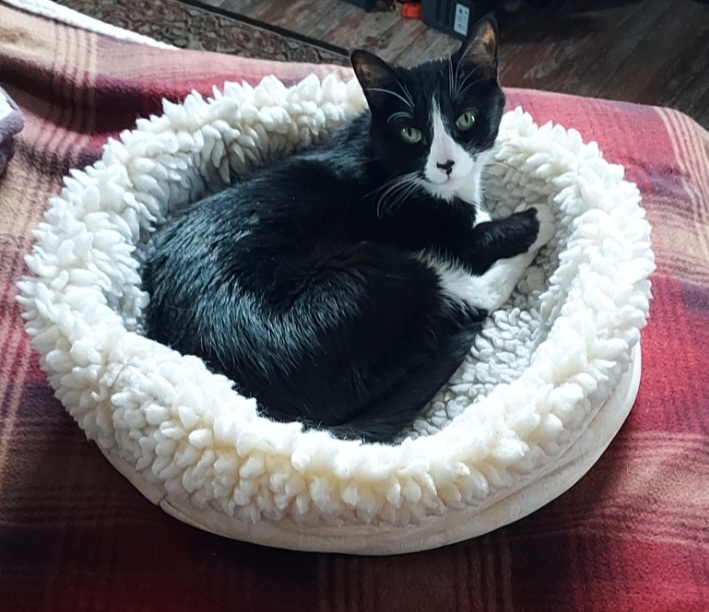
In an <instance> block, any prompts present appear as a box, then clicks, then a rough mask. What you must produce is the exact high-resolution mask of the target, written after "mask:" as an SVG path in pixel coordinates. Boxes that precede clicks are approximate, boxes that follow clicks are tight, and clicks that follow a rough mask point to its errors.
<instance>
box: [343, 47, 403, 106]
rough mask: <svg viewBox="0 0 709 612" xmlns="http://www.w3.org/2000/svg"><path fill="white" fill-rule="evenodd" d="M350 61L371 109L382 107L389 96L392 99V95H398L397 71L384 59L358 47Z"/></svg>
mask: <svg viewBox="0 0 709 612" xmlns="http://www.w3.org/2000/svg"><path fill="white" fill-rule="evenodd" d="M350 61H351V62H352V68H354V71H355V75H356V76H357V80H358V81H359V84H360V85H361V86H362V90H363V91H364V95H365V96H366V98H367V102H369V108H370V109H374V108H378V107H381V106H383V105H384V104H385V103H386V101H387V99H388V98H389V101H391V96H392V95H393V96H397V95H398V91H399V90H400V87H399V81H398V79H397V77H396V73H395V72H394V69H393V68H392V67H391V66H390V65H389V64H387V63H386V62H385V61H384V60H383V59H381V58H379V57H377V56H376V55H374V54H373V53H370V52H369V51H365V50H363V49H357V50H356V51H353V52H352V54H351V55H350Z"/></svg>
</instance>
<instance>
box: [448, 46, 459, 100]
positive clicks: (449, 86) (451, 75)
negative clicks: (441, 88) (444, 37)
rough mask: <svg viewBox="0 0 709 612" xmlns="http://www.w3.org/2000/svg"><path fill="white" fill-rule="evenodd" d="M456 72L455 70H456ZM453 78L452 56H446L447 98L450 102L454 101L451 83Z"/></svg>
mask: <svg viewBox="0 0 709 612" xmlns="http://www.w3.org/2000/svg"><path fill="white" fill-rule="evenodd" d="M456 72H457V70H456ZM454 80H455V77H454V75H453V56H452V55H449V56H448V96H449V97H450V99H451V100H453V99H454V96H453V92H454V89H453V83H454Z"/></svg>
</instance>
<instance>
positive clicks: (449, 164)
mask: <svg viewBox="0 0 709 612" xmlns="http://www.w3.org/2000/svg"><path fill="white" fill-rule="evenodd" d="M453 164H455V162H454V161H453V160H452V159H449V160H448V161H447V162H445V163H444V164H439V163H436V166H437V167H438V168H440V169H441V170H443V171H445V173H446V174H450V173H451V172H452V171H453Z"/></svg>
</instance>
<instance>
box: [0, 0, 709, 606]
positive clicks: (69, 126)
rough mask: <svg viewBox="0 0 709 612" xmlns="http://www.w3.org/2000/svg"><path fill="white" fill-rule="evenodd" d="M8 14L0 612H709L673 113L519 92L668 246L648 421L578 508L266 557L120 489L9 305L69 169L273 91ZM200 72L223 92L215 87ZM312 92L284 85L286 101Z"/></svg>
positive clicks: (706, 295) (684, 213)
mask: <svg viewBox="0 0 709 612" xmlns="http://www.w3.org/2000/svg"><path fill="white" fill-rule="evenodd" d="M0 12H1V13H2V15H1V17H0V33H1V34H2V36H3V45H2V47H1V51H0V53H2V62H1V63H0V79H1V80H2V84H3V86H5V87H6V88H7V90H8V91H9V93H10V94H11V95H12V96H13V98H14V99H15V100H16V101H17V102H18V104H19V105H20V107H21V108H22V109H23V111H24V112H25V114H26V117H27V126H26V128H25V130H24V132H23V133H22V134H20V137H19V145H20V146H18V153H17V155H16V157H15V159H14V160H13V162H12V163H11V164H10V166H9V168H8V173H7V175H6V177H5V178H4V179H3V180H2V182H0V206H2V213H3V214H2V215H1V216H0V231H1V232H2V235H3V240H2V246H1V248H2V269H1V270H0V272H1V276H0V280H1V281H2V287H3V291H2V295H3V298H2V304H1V305H0V314H1V315H2V327H1V330H2V331H1V332H0V333H1V337H2V344H3V347H4V355H5V359H4V360H3V362H2V367H0V380H2V389H1V391H2V404H1V408H0V410H2V418H1V419H0V470H1V471H0V488H1V489H0V493H1V495H0V518H1V521H2V522H1V523H0V540H1V541H0V567H1V569H2V581H1V583H0V603H1V604H3V608H5V607H7V608H8V609H23V608H28V607H31V606H42V604H43V603H44V607H52V608H53V609H67V610H75V609H95V608H98V607H102V608H105V609H116V610H119V609H134V610H139V609H149V608H152V609H156V608H172V609H179V608H190V609H211V608H213V607H219V606H221V607H223V606H225V605H228V604H229V603H230V602H231V603H232V605H237V603H238V604H240V605H243V606H245V607H246V608H252V609H269V610H277V609H323V610H328V609H335V610H344V609H366V608H369V609H373V608H381V609H391V607H392V601H396V602H397V603H399V604H400V605H399V606H398V607H399V608H400V609H411V610H417V609H420V610H425V609H430V608H431V607H432V606H434V605H435V606H437V607H441V608H443V609H456V608H458V609H471V608H473V607H474V606H479V607H481V608H483V609H497V608H504V609H540V610H545V609H564V607H565V606H571V607H573V608H576V609H584V608H586V609H593V608H595V609H619V610H622V609H633V608H635V609H643V610H653V609H658V610H659V609H672V610H691V609H694V610H701V609H704V608H705V607H706V601H707V599H708V598H709V593H707V590H706V589H707V586H706V585H707V576H708V575H709V569H708V564H709V553H708V552H707V550H708V548H709V541H708V540H707V537H706V536H707V533H709V529H708V525H707V519H706V516H707V515H708V514H709V513H707V506H708V505H709V491H708V489H707V484H706V478H705V473H706V467H707V464H708V463H709V462H708V454H709V453H708V446H709V445H708V441H707V431H709V423H708V422H707V411H706V410H705V409H703V408H702V407H703V406H706V402H707V401H708V398H709V387H707V381H706V378H705V377H704V375H703V369H704V363H705V359H704V356H703V346H705V345H706V342H707V340H709V338H707V337H706V336H707V329H709V325H707V324H708V323H709V321H707V311H708V310H709V307H708V306H707V304H709V291H708V289H707V287H709V278H707V276H709V274H708V273H707V262H708V260H709V254H708V253H707V246H706V245H707V243H706V235H707V227H706V221H705V218H706V212H707V211H706V202H707V200H708V196H709V184H708V182H709V181H708V179H707V167H708V162H707V151H706V149H707V135H706V133H705V132H703V131H702V130H701V129H700V128H698V127H697V126H696V125H695V124H694V123H693V122H691V121H690V120H688V119H687V118H686V117H683V116H682V115H680V114H677V113H674V112H672V111H666V110H659V109H651V108H644V107H637V106H628V105H622V104H609V103H605V102H601V101H594V100H583V99H577V98H568V97H561V96H554V95H545V94H539V93H532V92H510V98H511V103H512V104H518V103H520V104H522V105H523V106H524V108H525V109H526V110H528V111H529V112H530V113H531V114H532V116H533V117H534V118H535V120H536V121H537V122H538V123H543V122H545V121H546V120H549V119H553V120H554V121H557V122H559V123H561V124H564V125H573V126H575V127H576V128H578V129H579V131H580V132H581V134H582V136H583V138H584V139H585V140H597V141H598V142H599V144H600V146H601V149H602V150H603V151H604V154H605V155H606V157H607V158H609V159H610V160H611V161H613V162H616V163H622V164H623V165H624V166H625V167H626V168H627V176H628V178H629V179H630V180H632V181H635V182H636V183H637V184H638V185H639V187H640V189H641V191H642V193H643V197H644V205H645V207H646V208H647V210H648V214H649V216H650V219H651V221H652V222H653V225H654V228H655V231H654V248H655V251H656V255H657V263H658V270H657V272H656V273H655V275H654V277H653V282H654V295H655V300H654V302H653V311H652V317H651V319H650V325H649V326H648V327H647V328H646V330H645V332H644V336H643V348H644V379H643V383H642V385H641V388H640V395H639V398H638V402H637V404H636V406H635V409H634V411H633V412H632V413H631V416H630V419H629V421H628V423H627V424H626V426H625V427H624V429H623V430H622V431H621V434H620V435H619V437H618V438H617V439H616V441H615V442H614V443H613V444H612V445H611V447H610V448H609V450H608V451H607V452H606V454H605V455H604V456H603V457H602V459H601V460H600V461H599V463H598V464H597V465H596V466H595V467H594V469H593V470H591V472H590V473H589V474H588V475H587V476H586V477H585V478H584V479H583V480H582V481H581V482H580V483H579V484H578V485H577V486H576V487H574V488H573V489H572V490H571V491H569V492H568V493H567V494H566V495H564V496H563V497H562V498H560V499H559V500H558V501H557V502H554V503H553V504H551V505H549V506H547V507H546V508H545V509H543V510H542V511H540V512H538V513H536V514H535V515H533V516H531V517H529V518H527V519H525V520H523V521H520V522H519V523H516V524H514V525H512V526H510V527H507V528H505V529H502V530H499V531H497V532H495V533H493V534H490V535H489V536H485V537H482V538H479V539H477V540H475V541H472V542H467V543H463V544H460V545H456V546H452V547H448V548H445V549H441V550H438V551H433V552H429V553H422V554H416V555H411V556H408V557H402V558H395V559H374V558H372V559H362V558H360V559H356V558H346V557H340V556H328V555H305V554H293V553H287V552H284V551H272V550H265V549H260V548H258V547H254V546H250V545H245V544H240V543H238V542H230V541H226V540H219V539H217V538H214V537H212V536H209V535H207V534H203V533H199V532H196V531H194V530H192V529H190V528H188V527H185V526H183V525H180V524H179V523H176V522H175V521H172V520H170V519H168V518H167V517H165V516H164V514H162V513H161V512H159V511H158V510H156V509H154V508H152V507H151V506H150V505H149V504H148V503H147V502H146V501H145V500H144V499H143V498H142V497H141V496H140V495H139V494H137V493H136V492H135V491H134V490H133V489H132V488H131V487H130V486H129V485H128V484H127V483H125V482H124V481H123V480H122V478H121V477H120V476H119V475H118V474H117V473H115V471H113V469H112V468H110V467H107V465H106V464H105V462H104V461H103V460H102V459H101V458H100V456H99V455H98V453H97V451H96V449H95V447H93V446H91V445H88V444H86V443H85V442H84V441H83V438H82V435H81V432H80V431H79V430H78V428H76V426H75V424H73V423H72V422H71V420H70V419H69V418H68V417H67V416H66V414H65V413H64V412H63V409H62V408H61V406H60V405H59V404H58V403H57V402H56V401H55V400H53V399H52V397H51V392H50V391H49V389H48V387H47V385H46V383H45V382H44V380H45V379H44V375H43V374H41V373H40V372H39V370H38V367H37V361H36V358H35V357H34V356H33V355H32V354H31V353H30V351H29V350H28V345H27V339H26V338H25V336H24V334H23V332H22V330H21V324H20V320H19V310H18V308H17V306H16V305H15V303H14V296H15V291H14V289H13V285H14V282H15V281H16V279H17V278H18V277H19V275H20V274H21V273H22V272H23V267H22V263H21V258H22V255H23V254H24V253H26V252H27V251H28V250H29V247H30V244H31V235H30V231H31V228H32V227H34V225H35V224H36V223H37V222H38V220H39V219H40V217H41V215H42V212H43V210H44V207H45V205H46V201H47V199H48V197H49V195H51V194H55V193H57V191H58V187H59V180H60V178H61V176H62V175H63V174H64V173H65V172H66V171H67V170H68V168H69V167H75V166H81V165H83V164H85V163H89V162H91V161H93V160H94V159H96V157H97V155H98V154H99V152H100V151H99V147H100V145H101V144H102V143H103V142H104V141H105V135H106V134H109V133H111V134H115V133H116V131H117V130H118V129H120V128H124V127H130V126H131V125H132V123H133V119H134V117H135V116H136V115H145V114H147V113H148V112H157V111H159V106H158V104H157V102H158V99H159V97H160V95H167V96H168V97H170V98H172V99H179V98H181V97H183V96H184V94H185V93H186V89H189V86H188V85H186V84H185V81H188V82H189V83H190V84H194V86H195V88H197V89H201V90H202V91H203V92H205V93H209V91H210V89H211V83H213V82H220V79H221V80H225V79H234V78H235V75H243V76H244V77H245V78H249V79H252V80H253V79H257V78H258V75H259V74H264V73H267V72H269V67H268V66H266V67H263V71H260V68H261V66H260V65H252V64H249V63H246V62H244V61H243V60H239V59H236V58H227V59H226V60H224V63H217V61H218V60H217V58H215V57H213V56H212V57H210V58H209V61H205V57H204V56H202V57H199V56H200V54H189V53H184V54H183V53H182V52H180V60H179V62H178V61H177V60H176V59H175V56H174V54H171V55H170V56H167V55H166V53H168V52H154V51H146V50H145V49H136V48H135V47H132V46H130V45H129V46H126V45H117V44H115V43H112V42H111V41H108V40H106V39H102V38H100V37H97V36H94V35H86V34H83V33H79V32H77V31H74V30H71V29H68V28H64V27H62V26H60V25H58V24H52V23H45V22H43V21H40V20H37V19H31V18H24V17H21V16H19V15H18V14H17V13H15V12H12V11H7V10H6V7H5V6H1V7H0ZM10 24H11V25H10ZM8 29H9V30H8ZM6 33H11V35H8V36H7V37H5V34H6ZM39 41H41V43H42V44H38V42H39ZM67 41H71V45H70V46H67ZM97 48H100V49H102V50H103V51H104V52H105V53H101V54H100V55H99V56H98V57H99V58H101V59H99V60H97V58H96V56H95V55H93V56H92V55H91V54H92V53H94V54H95V51H96V49H97ZM131 48H132V51H131ZM60 49H63V50H64V51H63V53H62V54H59V53H57V51H58V50H60ZM131 53H132V57H131ZM87 57H89V58H91V57H93V58H94V59H93V60H92V61H87ZM127 57H131V59H132V62H133V64H132V66H127V65H126V61H125V58H127ZM200 60H201V61H200ZM215 63H217V65H216V66H215ZM53 65H54V66H55V67H54V69H52V66H53ZM28 66H32V68H33V70H32V71H28V70H27V67H28ZM205 66H210V67H212V66H215V68H214V72H213V73H211V74H209V75H206V76H205V75H204V67H205ZM65 67H71V68H65ZM155 67H160V68H161V70H155ZM219 70H221V71H222V74H221V76H220V74H219ZM289 70H290V71H292V72H291V73H290V75H289V74H286V71H289ZM270 71H273V69H271V70H270ZM309 71H310V69H304V68H300V67H289V66H279V67H278V69H277V73H278V74H280V75H281V76H282V77H283V78H291V79H292V78H297V77H298V76H303V75H304V74H306V73H307V72H309ZM97 75H100V78H99V77H98V76H97ZM175 83H177V85H178V86H177V87H176V88H175V87H174V84H175ZM117 93H121V94H122V97H120V101H121V105H122V106H123V108H124V109H125V110H124V112H122V113H117V114H116V115H114V116H113V117H110V118H109V117H106V114H105V112H104V113H100V115H101V117H102V121H101V122H100V125H101V129H97V127H96V123H95V117H96V110H97V109H98V110H99V111H100V110H104V111H105V110H106V109H109V108H111V106H112V103H113V102H115V100H116V99H117V95H116V94H117ZM114 108H115V106H114ZM130 109H132V112H130ZM629 127H632V132H629ZM28 186H29V187H28ZM678 356H681V363H679V364H678V363H677V362H678ZM126 584H129V585H130V588H126ZM5 604H6V605H5Z"/></svg>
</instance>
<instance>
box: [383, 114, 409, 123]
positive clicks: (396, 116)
mask: <svg viewBox="0 0 709 612" xmlns="http://www.w3.org/2000/svg"><path fill="white" fill-rule="evenodd" d="M397 119H404V120H405V121H412V120H413V116H412V114H411V113H410V112H408V111H399V112H398V113H392V114H391V115H390V116H389V118H388V119H387V123H392V122H393V121H396V120H397Z"/></svg>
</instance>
